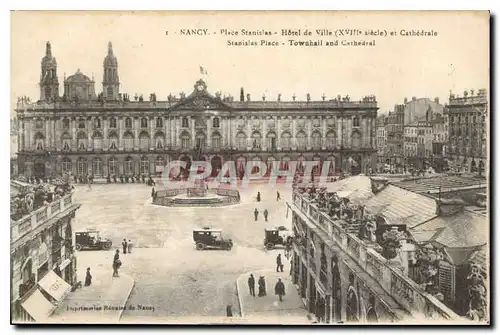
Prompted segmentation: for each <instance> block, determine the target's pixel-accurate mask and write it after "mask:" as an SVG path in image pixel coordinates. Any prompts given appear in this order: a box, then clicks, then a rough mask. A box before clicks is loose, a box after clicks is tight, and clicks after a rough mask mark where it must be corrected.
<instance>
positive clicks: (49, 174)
mask: <svg viewBox="0 0 500 335" xmlns="http://www.w3.org/2000/svg"><path fill="white" fill-rule="evenodd" d="M10 20H11V22H10V25H11V32H10V34H11V36H10V39H11V40H10V50H11V53H10V71H11V77H10V83H11V90H10V98H11V104H10V107H11V108H10V112H9V114H10V223H11V225H10V313H11V320H10V322H11V324H14V325H21V324H50V325H68V324H82V325H83V324H87V325H88V324H99V325H103V324H112V325H116V324H120V325H132V324H144V325H174V324H175V325H207V324H209V325H219V324H228V325H310V326H315V325H327V326H328V325H330V326H339V325H340V326H348V325H350V326H353V325H354V326H357V325H402V324H404V325H476V326H485V325H490V323H491V316H490V311H491V308H490V300H491V291H492V290H491V289H490V285H491V284H490V277H491V275H490V259H491V257H490V242H491V241H490V235H491V234H490V131H489V130H490V92H491V89H490V13H489V12H488V11H11V13H10Z"/></svg>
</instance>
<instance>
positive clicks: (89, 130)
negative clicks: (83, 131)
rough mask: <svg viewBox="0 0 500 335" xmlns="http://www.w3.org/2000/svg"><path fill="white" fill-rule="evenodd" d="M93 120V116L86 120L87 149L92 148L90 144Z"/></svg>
mask: <svg viewBox="0 0 500 335" xmlns="http://www.w3.org/2000/svg"><path fill="white" fill-rule="evenodd" d="M93 121H94V117H92V118H91V119H90V120H87V138H88V143H87V150H89V151H90V150H91V149H92V148H93V145H92V132H93V128H92V122H93Z"/></svg>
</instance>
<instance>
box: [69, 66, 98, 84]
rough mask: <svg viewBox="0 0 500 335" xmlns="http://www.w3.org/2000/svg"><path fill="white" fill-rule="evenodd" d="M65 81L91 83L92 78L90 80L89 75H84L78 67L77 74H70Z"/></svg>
mask: <svg viewBox="0 0 500 335" xmlns="http://www.w3.org/2000/svg"><path fill="white" fill-rule="evenodd" d="M64 82H65V83H91V82H92V80H90V78H89V77H87V76H86V75H84V74H83V73H81V72H80V69H78V70H77V71H76V72H75V74H73V75H71V76H69V77H68V78H66V80H64Z"/></svg>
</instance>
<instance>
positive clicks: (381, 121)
mask: <svg viewBox="0 0 500 335" xmlns="http://www.w3.org/2000/svg"><path fill="white" fill-rule="evenodd" d="M386 127H387V115H381V116H379V117H377V156H378V163H379V164H381V165H384V164H385V151H386V149H387V130H386Z"/></svg>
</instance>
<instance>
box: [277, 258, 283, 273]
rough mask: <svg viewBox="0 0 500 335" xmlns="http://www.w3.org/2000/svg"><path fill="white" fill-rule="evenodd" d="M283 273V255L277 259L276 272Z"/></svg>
mask: <svg viewBox="0 0 500 335" xmlns="http://www.w3.org/2000/svg"><path fill="white" fill-rule="evenodd" d="M280 271H281V272H283V262H282V261H281V254H278V257H276V272H280Z"/></svg>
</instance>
